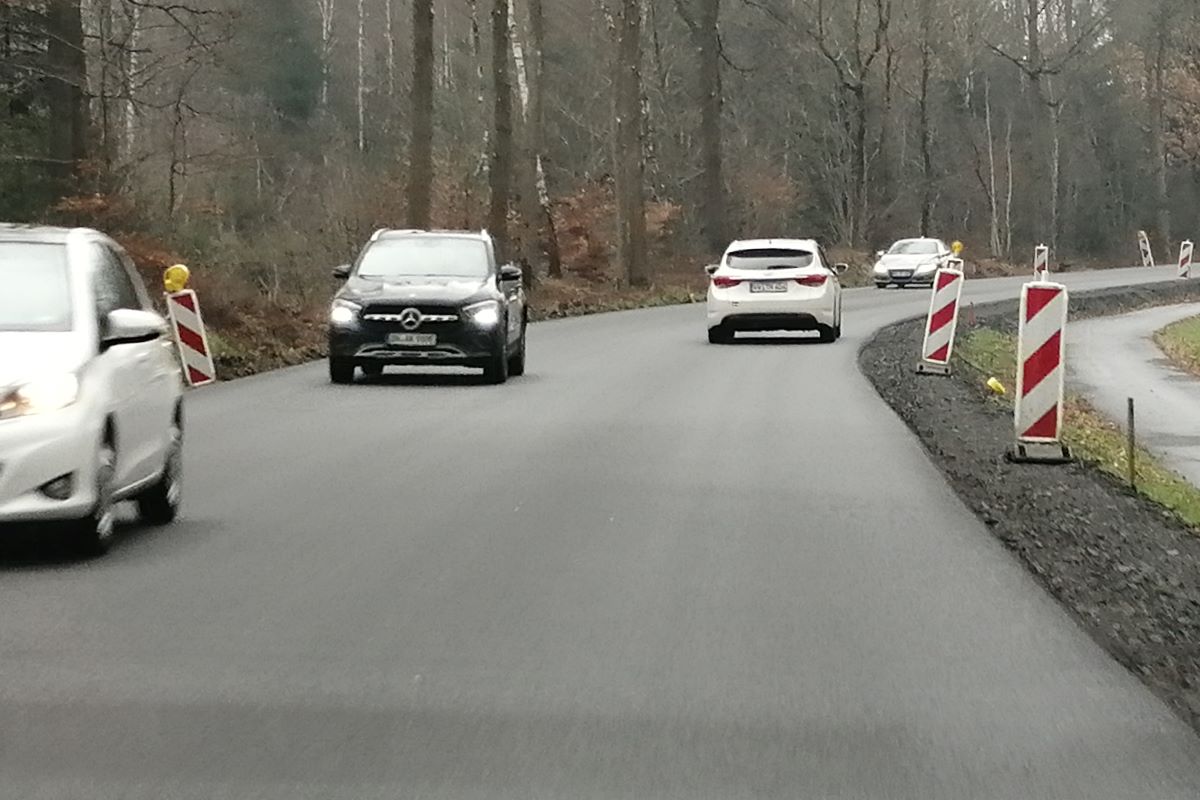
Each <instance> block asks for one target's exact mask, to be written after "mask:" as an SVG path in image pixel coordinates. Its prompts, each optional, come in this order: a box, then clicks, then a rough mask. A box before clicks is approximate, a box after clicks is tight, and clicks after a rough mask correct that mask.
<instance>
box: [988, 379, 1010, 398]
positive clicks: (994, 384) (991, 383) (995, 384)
mask: <svg viewBox="0 0 1200 800" xmlns="http://www.w3.org/2000/svg"><path fill="white" fill-rule="evenodd" d="M987 387H988V388H989V389H991V390H992V391H993V392H995V393H996V394H998V395H1005V394H1008V390H1007V389H1005V388H1004V384H1003V383H1001V382H1000V381H998V380H996V379H995V378H988V382H987Z"/></svg>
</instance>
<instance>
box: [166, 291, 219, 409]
mask: <svg viewBox="0 0 1200 800" xmlns="http://www.w3.org/2000/svg"><path fill="white" fill-rule="evenodd" d="M167 314H168V315H169V316H170V318H171V329H172V330H173V331H174V332H175V344H176V345H177V346H178V347H179V358H180V359H181V360H182V361H183V367H184V374H185V375H186V377H187V382H188V385H189V386H204V385H206V384H209V383H213V382H214V381H216V379H217V370H216V367H215V366H214V365H213V358H212V349H211V348H210V347H209V346H208V334H207V333H205V331H204V320H203V318H201V316H200V303H199V302H198V301H197V300H196V293H195V292H193V291H192V290H191V289H185V290H184V291H182V292H174V293H172V294H168V295H167Z"/></svg>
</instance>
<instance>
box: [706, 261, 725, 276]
mask: <svg viewBox="0 0 1200 800" xmlns="http://www.w3.org/2000/svg"><path fill="white" fill-rule="evenodd" d="M720 268H721V265H720V264H709V265H708V266H707V267H705V268H704V271H705V272H707V273H708V275H709V277H712V276H713V275H716V274H717V270H719V269H720Z"/></svg>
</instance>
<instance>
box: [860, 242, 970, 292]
mask: <svg viewBox="0 0 1200 800" xmlns="http://www.w3.org/2000/svg"><path fill="white" fill-rule="evenodd" d="M877 255H878V260H877V261H876V262H875V270H874V273H873V275H872V277H873V278H874V279H875V285H876V286H877V287H879V288H880V289H886V288H887V287H888V286H901V287H903V286H932V285H933V276H934V273H936V272H937V271H938V270H939V269H940V268H942V267H944V266H946V264H947V262H949V260H950V258H951V257H952V255H953V254H952V253H951V250H950V247H949V246H948V245H947V244H946V243H945V242H943V241H942V240H941V239H901V240H900V241H898V242H896V243H895V244H894V245H892V246H891V247H890V248H888V249H887V250H880V251H879V253H878V254H877Z"/></svg>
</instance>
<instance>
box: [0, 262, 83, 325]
mask: <svg viewBox="0 0 1200 800" xmlns="http://www.w3.org/2000/svg"><path fill="white" fill-rule="evenodd" d="M69 330H71V282H70V278H69V276H68V272H67V259H66V254H65V253H64V248H63V247H62V245H57V244H35V243H32V242H0V331H69Z"/></svg>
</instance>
